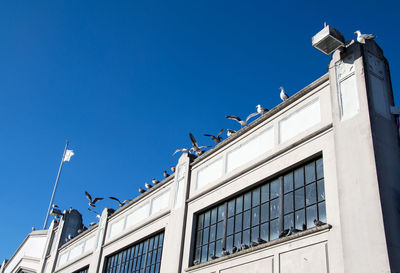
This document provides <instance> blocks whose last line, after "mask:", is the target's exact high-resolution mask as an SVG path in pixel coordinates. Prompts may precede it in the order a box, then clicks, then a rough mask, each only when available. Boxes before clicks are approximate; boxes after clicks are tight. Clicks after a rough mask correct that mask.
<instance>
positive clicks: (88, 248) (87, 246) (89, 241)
mask: <svg viewBox="0 0 400 273" xmlns="http://www.w3.org/2000/svg"><path fill="white" fill-rule="evenodd" d="M94 242H95V237H94V236H92V237H90V238H88V239H87V240H86V243H85V248H84V249H83V252H88V251H91V250H93V249H94Z"/></svg>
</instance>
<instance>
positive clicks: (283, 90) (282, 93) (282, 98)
mask: <svg viewBox="0 0 400 273" xmlns="http://www.w3.org/2000/svg"><path fill="white" fill-rule="evenodd" d="M279 89H280V90H281V100H282V101H285V100H287V99H288V98H289V96H288V94H286V93H285V89H283V87H282V86H281V87H279Z"/></svg>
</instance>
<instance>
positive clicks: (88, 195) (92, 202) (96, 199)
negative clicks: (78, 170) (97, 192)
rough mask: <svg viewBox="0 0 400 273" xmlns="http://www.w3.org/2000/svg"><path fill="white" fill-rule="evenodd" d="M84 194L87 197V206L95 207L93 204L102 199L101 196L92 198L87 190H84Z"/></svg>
mask: <svg viewBox="0 0 400 273" xmlns="http://www.w3.org/2000/svg"><path fill="white" fill-rule="evenodd" d="M85 195H86V197H87V199H89V207H95V206H96V205H95V204H96V203H97V202H98V201H100V200H103V199H104V198H102V197H96V198H95V199H92V196H91V195H90V194H89V193H88V192H87V191H85Z"/></svg>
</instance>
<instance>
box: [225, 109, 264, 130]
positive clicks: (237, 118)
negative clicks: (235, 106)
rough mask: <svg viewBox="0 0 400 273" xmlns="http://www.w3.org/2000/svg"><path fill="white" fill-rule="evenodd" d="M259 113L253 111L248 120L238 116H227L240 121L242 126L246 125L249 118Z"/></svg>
mask: <svg viewBox="0 0 400 273" xmlns="http://www.w3.org/2000/svg"><path fill="white" fill-rule="evenodd" d="M257 115H258V113H257V112H255V113H252V114H250V115H248V116H247V118H246V120H242V119H240V118H239V117H237V116H226V117H225V118H227V119H232V120H235V121H237V122H239V123H240V125H241V126H242V127H244V126H246V125H247V122H248V121H249V119H251V118H252V117H254V116H257Z"/></svg>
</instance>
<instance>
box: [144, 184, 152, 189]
mask: <svg viewBox="0 0 400 273" xmlns="http://www.w3.org/2000/svg"><path fill="white" fill-rule="evenodd" d="M144 186H145V187H146V189H148V190H149V189H151V188H152V187H153V186H152V185H151V184H149V183H147V182H145V183H144Z"/></svg>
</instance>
